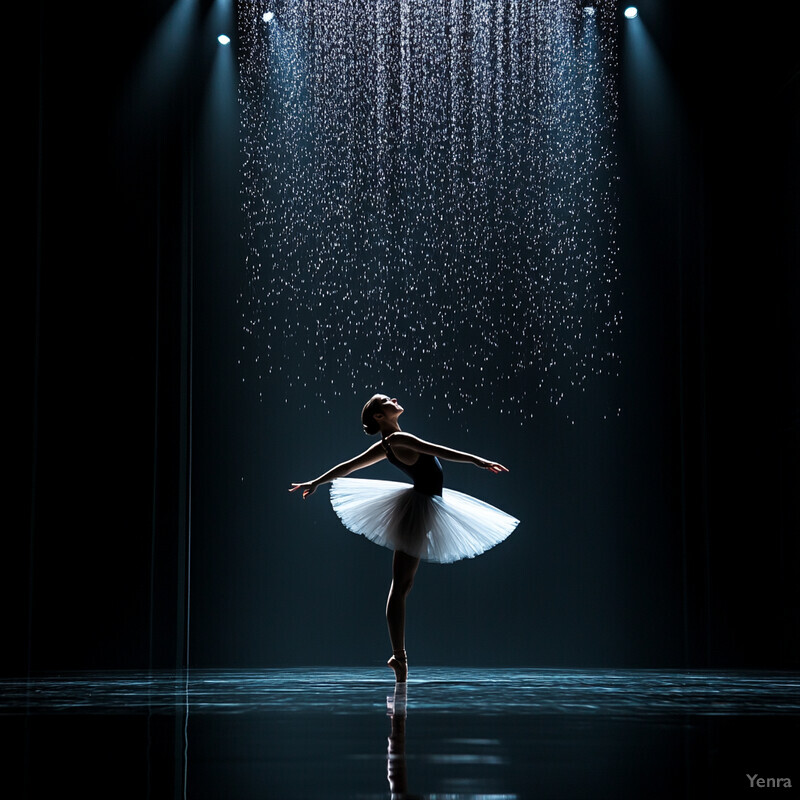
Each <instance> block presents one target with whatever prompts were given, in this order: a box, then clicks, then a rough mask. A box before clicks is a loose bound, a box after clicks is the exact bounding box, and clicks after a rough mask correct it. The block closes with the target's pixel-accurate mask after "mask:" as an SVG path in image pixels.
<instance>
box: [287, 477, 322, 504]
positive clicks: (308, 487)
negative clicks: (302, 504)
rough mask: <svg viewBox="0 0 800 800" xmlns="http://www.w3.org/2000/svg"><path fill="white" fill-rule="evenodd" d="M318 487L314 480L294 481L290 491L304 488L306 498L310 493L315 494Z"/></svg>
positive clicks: (304, 497)
mask: <svg viewBox="0 0 800 800" xmlns="http://www.w3.org/2000/svg"><path fill="white" fill-rule="evenodd" d="M316 488H317V484H316V483H315V482H314V481H308V482H306V483H293V484H292V488H291V489H289V491H290V492H296V491H297V490H298V489H302V490H303V500H305V499H306V497H308V496H309V495H312V494H314V491H315V490H316Z"/></svg>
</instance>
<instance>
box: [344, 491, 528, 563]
mask: <svg viewBox="0 0 800 800" xmlns="http://www.w3.org/2000/svg"><path fill="white" fill-rule="evenodd" d="M331 505H332V506H333V510H334V511H335V512H336V513H337V515H338V516H339V519H341V521H342V523H343V524H344V526H345V527H346V528H347V529H348V530H351V531H352V532H353V533H359V534H361V535H362V536H366V537H367V539H369V540H370V541H372V542H375V544H380V545H383V546H384V547H388V548H389V549H390V550H401V551H402V552H404V553H408V554H409V555H412V556H417V557H418V558H422V559H425V560H426V561H435V562H438V563H440V564H447V563H450V562H452V561H458V560H459V559H462V558H473V557H474V556H477V555H479V554H480V553H483V552H485V551H486V550H488V549H489V548H490V547H494V546H495V545H496V544H499V543H500V542H502V541H503V540H504V539H505V538H507V537H508V536H509V534H510V533H511V532H512V531H513V530H514V528H516V527H517V525H518V524H519V520H518V519H515V518H514V517H512V516H510V515H509V514H506V513H505V512H504V511H501V510H500V509H499V508H495V507H494V506H491V505H489V504H488V503H484V502H483V501H482V500H476V499H475V498H474V497H470V496H469V495H468V494H463V493H462V492H456V491H453V490H452V489H443V490H442V496H441V497H437V496H434V497H431V496H429V495H426V494H423V493H422V492H418V491H416V489H414V488H413V487H412V486H411V484H409V483H401V482H398V481H379V480H370V479H365V478H336V480H334V481H333V483H332V484H331Z"/></svg>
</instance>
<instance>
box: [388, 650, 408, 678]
mask: <svg viewBox="0 0 800 800" xmlns="http://www.w3.org/2000/svg"><path fill="white" fill-rule="evenodd" d="M386 664H387V666H389V667H391V668H392V669H393V670H394V680H395V683H405V682H406V681H407V680H408V660H407V658H406V651H405V650H398V651H396V652H395V653H393V654H392V657H391V658H390V659H389V660H388V661H387V662H386Z"/></svg>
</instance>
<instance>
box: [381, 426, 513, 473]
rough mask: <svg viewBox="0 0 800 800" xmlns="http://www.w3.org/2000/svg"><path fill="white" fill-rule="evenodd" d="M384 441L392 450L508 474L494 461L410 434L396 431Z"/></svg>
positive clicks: (504, 468)
mask: <svg viewBox="0 0 800 800" xmlns="http://www.w3.org/2000/svg"><path fill="white" fill-rule="evenodd" d="M386 441H387V442H388V443H389V445H390V446H391V447H393V448H398V447H399V448H403V449H405V450H411V451H413V452H415V453H426V454H427V455H430V456H436V457H437V458H444V459H446V460H447V461H461V462H462V463H465V464H474V465H475V466H476V467H480V468H481V469H488V470H489V471H490V472H494V473H498V472H508V469H507V468H506V467H504V466H503V465H502V464H498V463H497V462H496V461H489V460H487V459H485V458H481V457H480V456H473V455H472V454H471V453H462V452H461V451H460V450H453V449H451V448H450V447H443V446H442V445H440V444H433V443H432V442H426V441H424V440H423V439H420V438H418V437H417V436H414V435H412V434H410V433H404V432H403V431H398V432H397V433H392V434H390V435H389V436H387V437H386Z"/></svg>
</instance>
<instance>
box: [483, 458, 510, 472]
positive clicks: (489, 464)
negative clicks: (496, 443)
mask: <svg viewBox="0 0 800 800" xmlns="http://www.w3.org/2000/svg"><path fill="white" fill-rule="evenodd" d="M480 466H481V467H482V468H483V469H488V470H489V472H493V473H494V474H495V475H497V474H498V473H500V472H508V467H504V466H503V465H502V464H498V463H497V462H496V461H483V462H481V464H480Z"/></svg>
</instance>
